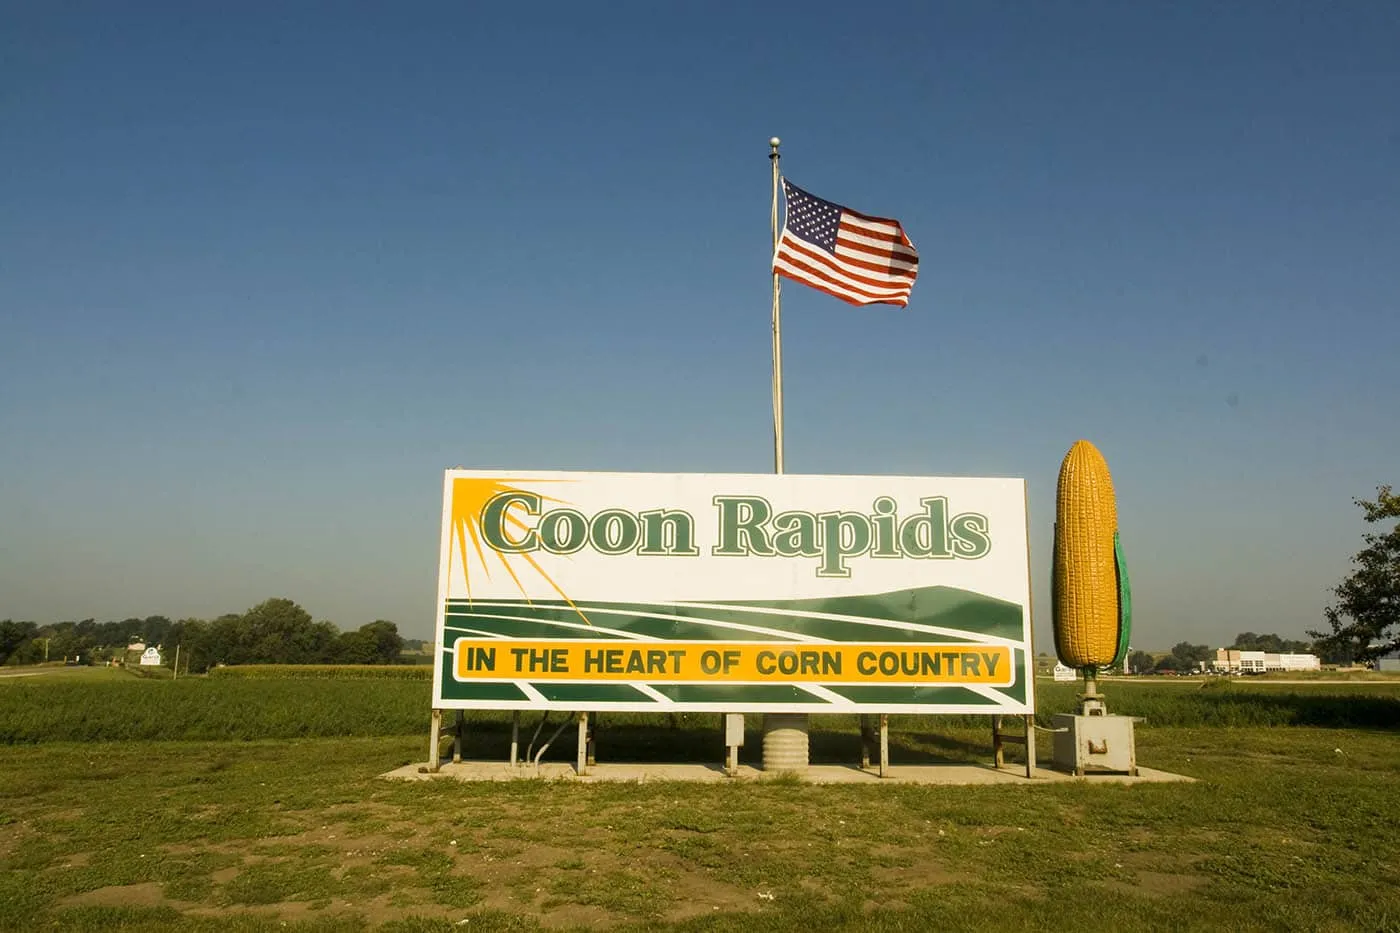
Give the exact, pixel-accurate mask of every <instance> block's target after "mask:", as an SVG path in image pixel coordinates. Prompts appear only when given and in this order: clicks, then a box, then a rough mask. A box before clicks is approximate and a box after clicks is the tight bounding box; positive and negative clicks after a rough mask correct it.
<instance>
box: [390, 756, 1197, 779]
mask: <svg viewBox="0 0 1400 933" xmlns="http://www.w3.org/2000/svg"><path fill="white" fill-rule="evenodd" d="M888 775H889V776H888V777H884V778H881V777H880V776H879V774H877V773H876V772H875V771H874V770H873V769H871V770H862V769H861V768H858V767H856V766H854V765H810V766H808V768H807V770H806V771H805V772H804V773H802V774H801V775H800V780H801V781H802V782H803V783H805V784H1025V785H1031V784H1057V783H1065V782H1070V781H1077V782H1079V783H1085V784H1160V783H1164V782H1170V781H1194V780H1195V778H1189V777H1186V776H1185V775H1181V774H1170V773H1168V772H1166V771H1156V770H1154V769H1152V768H1143V767H1139V768H1138V773H1137V775H1135V776H1130V775H1126V774H1086V775H1084V776H1083V777H1076V776H1074V775H1073V774H1066V773H1064V772H1062V771H1051V770H1047V769H1046V768H1044V767H1041V768H1038V769H1037V770H1036V772H1035V777H1033V778H1027V777H1026V775H1025V771H1024V770H1023V768H1022V767H1009V768H1005V769H1002V770H997V769H996V768H994V767H992V766H991V765H983V764H933V765H895V766H893V767H891V768H890V769H889V772H888ZM380 777H383V778H387V779H389V780H398V781H433V780H442V779H447V780H455V781H521V780H545V781H568V782H571V783H578V784H598V783H607V782H618V781H622V782H627V783H631V784H643V783H653V782H657V781H693V782H701V783H711V784H723V783H725V782H727V781H763V780H768V781H771V780H774V779H775V778H777V777H778V775H776V774H774V773H773V772H771V771H760V770H758V769H757V768H753V767H749V766H748V765H741V766H740V767H739V773H738V774H737V775H736V776H734V777H730V776H729V775H727V774H725V772H724V769H723V768H722V767H721V766H720V765H718V764H714V765H707V764H612V763H610V764H601V763H600V764H596V765H590V766H589V767H588V770H587V773H585V774H583V775H582V776H580V775H579V774H578V772H577V771H576V770H575V768H574V766H573V765H570V764H565V763H563V762H545V763H543V764H541V765H540V766H539V767H538V768H535V767H533V766H532V767H524V766H522V767H519V768H512V767H510V765H508V764H506V763H505V762H499V761H461V762H456V763H453V762H443V764H442V767H441V770H439V771H438V772H437V773H436V774H434V773H432V772H430V771H428V766H427V765H426V764H412V765H404V766H403V767H402V768H396V769H394V770H393V771H389V772H387V773H385V774H382V775H380Z"/></svg>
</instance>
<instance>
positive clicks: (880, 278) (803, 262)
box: [773, 178, 919, 308]
mask: <svg viewBox="0 0 1400 933" xmlns="http://www.w3.org/2000/svg"><path fill="white" fill-rule="evenodd" d="M783 194H784V196H785V198H786V200H787V217H786V219H785V220H784V222H783V234H782V236H781V237H779V238H778V249H777V252H776V253H774V255H773V271H774V272H776V273H777V274H778V275H781V276H784V277H785V278H789V279H793V280H795V281H798V282H801V283H803V284H804V285H810V286H812V287H813V288H815V289H818V290H819V291H824V292H826V293H827V294H828V295H834V296H835V297H837V298H840V299H841V300H842V301H848V302H850V303H851V304H853V305H870V304H891V305H899V306H900V307H901V308H902V307H904V306H905V305H907V304H909V293H910V291H912V290H913V288H914V279H915V278H917V277H918V274H919V252H918V250H916V249H914V244H913V243H910V242H909V237H907V236H905V234H904V228H903V227H901V226H900V225H899V221H897V220H890V219H888V218H885V217H871V216H869V215H868V214H861V213H858V212H856V211H853V210H851V209H850V208H848V207H842V206H841V205H840V204H833V203H831V202H830V201H823V200H822V199H821V198H819V197H816V196H815V195H812V194H808V193H807V192H806V191H803V190H802V189H801V188H799V187H797V186H796V185H794V184H792V183H791V182H789V181H788V180H787V179H786V178H784V179H783Z"/></svg>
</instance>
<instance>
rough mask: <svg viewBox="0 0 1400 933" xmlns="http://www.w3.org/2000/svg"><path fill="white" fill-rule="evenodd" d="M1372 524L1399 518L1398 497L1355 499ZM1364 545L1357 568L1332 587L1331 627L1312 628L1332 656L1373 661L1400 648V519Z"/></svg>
mask: <svg viewBox="0 0 1400 933" xmlns="http://www.w3.org/2000/svg"><path fill="white" fill-rule="evenodd" d="M1355 502H1356V504H1357V505H1359V506H1360V507H1361V510H1362V512H1363V513H1364V515H1365V518H1366V522H1367V523H1368V524H1372V525H1374V524H1377V523H1380V522H1386V521H1390V520H1391V519H1400V495H1396V494H1394V493H1392V492H1391V488H1390V487H1389V486H1379V487H1377V489H1376V498H1375V500H1374V501H1369V502H1368V501H1366V500H1364V499H1357V500H1355ZM1362 541H1363V542H1364V543H1365V545H1366V546H1365V547H1364V548H1362V549H1361V550H1360V551H1358V552H1357V554H1356V556H1355V557H1353V558H1352V559H1351V562H1352V564H1353V566H1354V567H1355V569H1354V570H1352V572H1351V573H1350V575H1348V576H1347V578H1346V579H1344V580H1343V581H1342V582H1341V583H1339V584H1337V585H1336V586H1335V587H1333V588H1332V593H1333V594H1334V595H1335V596H1336V597H1337V601H1336V604H1335V605H1331V606H1328V607H1327V608H1326V609H1324V610H1323V617H1324V618H1325V619H1326V620H1327V623H1328V625H1330V626H1331V630H1330V631H1310V632H1308V634H1309V635H1311V636H1312V637H1314V638H1317V639H1319V640H1320V641H1319V644H1321V645H1322V646H1323V650H1324V651H1325V652H1326V653H1328V654H1349V655H1351V656H1352V657H1354V658H1355V659H1356V660H1358V661H1371V660H1374V659H1375V658H1378V657H1380V656H1381V655H1383V654H1389V653H1390V652H1392V651H1396V650H1400V522H1397V523H1396V525H1395V526H1394V527H1392V528H1391V529H1390V530H1389V531H1388V532H1377V533H1370V534H1366V535H1363V536H1362Z"/></svg>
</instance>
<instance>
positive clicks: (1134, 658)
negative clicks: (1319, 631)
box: [1128, 632, 1350, 674]
mask: <svg viewBox="0 0 1400 933" xmlns="http://www.w3.org/2000/svg"><path fill="white" fill-rule="evenodd" d="M1227 647H1229V648H1230V649H1231V650H1234V651H1267V652H1269V653H1270V654H1316V655H1318V657H1319V659H1320V660H1321V661H1323V662H1325V663H1328V664H1334V663H1343V662H1344V661H1347V660H1350V659H1349V658H1348V659H1343V658H1340V657H1338V656H1336V655H1335V654H1334V653H1333V652H1331V650H1330V649H1331V648H1332V646H1330V645H1315V644H1314V643H1313V642H1310V641H1301V640H1297V639H1292V638H1283V637H1282V636H1279V635H1275V634H1274V633H1272V632H1270V633H1267V634H1264V635H1260V634H1256V633H1254V632H1240V633H1239V634H1238V635H1236V636H1235V641H1234V644H1232V645H1229V646H1227ZM1213 660H1215V651H1214V650H1213V649H1212V648H1211V647H1210V646H1209V645H1193V644H1191V643H1190V642H1187V641H1181V642H1177V643H1176V645H1174V646H1173V647H1172V650H1171V653H1170V654H1168V655H1166V656H1165V657H1161V658H1159V657H1156V656H1155V655H1151V654H1148V653H1147V652H1146V651H1134V652H1133V653H1132V654H1130V655H1128V670H1129V671H1131V672H1132V673H1134V674H1152V673H1160V672H1163V671H1173V672H1175V673H1179V674H1185V673H1189V672H1192V671H1197V670H1200V667H1201V663H1202V662H1205V663H1207V664H1209V663H1210V662H1211V661H1213Z"/></svg>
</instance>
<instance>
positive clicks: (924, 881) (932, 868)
mask: <svg viewBox="0 0 1400 933" xmlns="http://www.w3.org/2000/svg"><path fill="white" fill-rule="evenodd" d="M870 874H871V876H872V878H873V880H874V883H875V886H876V887H879V888H881V889H886V890H889V891H890V893H894V891H897V890H899V889H901V888H906V887H920V888H926V887H934V886H936V885H941V884H962V883H966V882H969V881H974V880H976V879H974V878H973V877H972V876H970V875H965V874H963V873H961V872H956V871H952V870H950V869H949V868H948V866H947V865H946V864H945V863H944V862H943V860H942V859H937V858H933V857H930V856H923V857H919V858H914V859H912V860H910V862H909V864H908V865H880V866H876V867H875V868H873V869H872V870H871V872H870Z"/></svg>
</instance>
